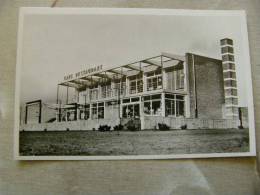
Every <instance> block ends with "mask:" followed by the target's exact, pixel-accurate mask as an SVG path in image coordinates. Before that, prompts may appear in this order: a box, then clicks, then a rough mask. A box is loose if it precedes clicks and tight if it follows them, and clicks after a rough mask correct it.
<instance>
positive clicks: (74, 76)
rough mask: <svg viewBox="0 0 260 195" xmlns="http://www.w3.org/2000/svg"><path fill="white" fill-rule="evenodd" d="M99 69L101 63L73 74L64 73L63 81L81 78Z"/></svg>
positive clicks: (100, 68)
mask: <svg viewBox="0 0 260 195" xmlns="http://www.w3.org/2000/svg"><path fill="white" fill-rule="evenodd" d="M101 70H102V65H99V66H95V67H92V68H88V69H85V70H82V71H80V72H77V73H74V74H69V75H65V76H64V81H68V80H72V79H77V78H81V77H83V76H87V75H89V74H91V73H95V72H99V71H101Z"/></svg>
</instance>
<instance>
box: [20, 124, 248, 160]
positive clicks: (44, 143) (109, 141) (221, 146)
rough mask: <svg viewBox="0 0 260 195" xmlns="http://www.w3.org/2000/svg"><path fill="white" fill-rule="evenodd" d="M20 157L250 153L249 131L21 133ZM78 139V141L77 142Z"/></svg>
mask: <svg viewBox="0 0 260 195" xmlns="http://www.w3.org/2000/svg"><path fill="white" fill-rule="evenodd" d="M19 137H20V141H19V144H20V147H19V148H20V155H22V156H31V155H36V156H41V155H49V156H51V155H55V156H59V155H60V156H62V155H85V156H88V155H89V156H91V155H94V156H98V155H106V156H107V155H108V156H109V155H163V154H203V153H229V152H230V153H231V152H232V153H234V152H249V133H248V129H240V130H238V129H229V130H227V129H223V130H220V129H217V130H214V129H210V130H208V129H205V130H175V131H138V132H129V131H120V132H115V131H114V132H113V131H112V132H98V131H65V132H64V131H58V132H57V131H56V132H26V131H25V132H20V136H19ZM75 140H77V141H76V142H75Z"/></svg>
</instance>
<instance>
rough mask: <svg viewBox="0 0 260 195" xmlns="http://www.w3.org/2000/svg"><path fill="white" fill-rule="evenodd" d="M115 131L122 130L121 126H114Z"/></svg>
mask: <svg viewBox="0 0 260 195" xmlns="http://www.w3.org/2000/svg"><path fill="white" fill-rule="evenodd" d="M113 129H114V130H115V131H121V130H123V129H124V126H123V125H121V124H119V125H116V126H114V128H113Z"/></svg>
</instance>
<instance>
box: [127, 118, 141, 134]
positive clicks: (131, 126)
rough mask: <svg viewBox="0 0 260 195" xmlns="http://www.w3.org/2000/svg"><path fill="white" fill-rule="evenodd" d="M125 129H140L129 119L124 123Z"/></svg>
mask: <svg viewBox="0 0 260 195" xmlns="http://www.w3.org/2000/svg"><path fill="white" fill-rule="evenodd" d="M125 126H126V129H127V130H129V131H138V130H140V127H139V125H137V124H135V123H134V121H133V120H130V121H128V122H127V123H126V125H125Z"/></svg>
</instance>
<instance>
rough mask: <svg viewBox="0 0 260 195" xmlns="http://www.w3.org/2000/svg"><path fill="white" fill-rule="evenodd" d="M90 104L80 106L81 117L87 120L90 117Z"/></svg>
mask: <svg viewBox="0 0 260 195" xmlns="http://www.w3.org/2000/svg"><path fill="white" fill-rule="evenodd" d="M89 107H90V106H89V104H87V105H83V106H82V107H81V108H80V114H79V119H80V120H87V119H89V112H90V110H89Z"/></svg>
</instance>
